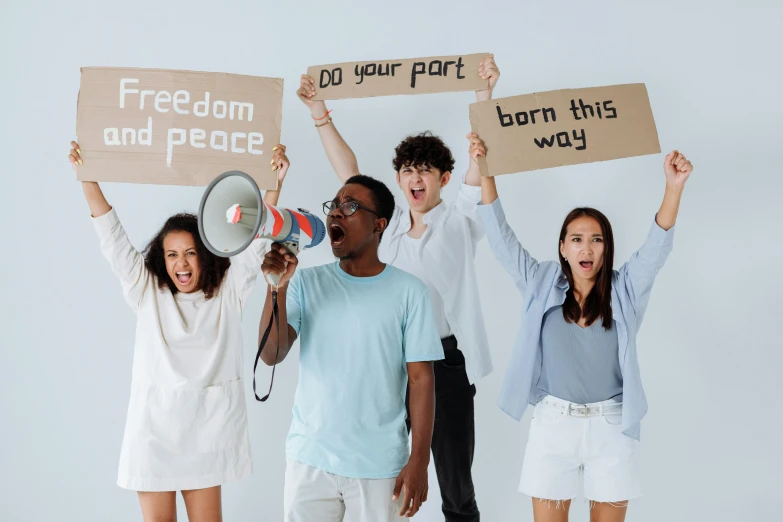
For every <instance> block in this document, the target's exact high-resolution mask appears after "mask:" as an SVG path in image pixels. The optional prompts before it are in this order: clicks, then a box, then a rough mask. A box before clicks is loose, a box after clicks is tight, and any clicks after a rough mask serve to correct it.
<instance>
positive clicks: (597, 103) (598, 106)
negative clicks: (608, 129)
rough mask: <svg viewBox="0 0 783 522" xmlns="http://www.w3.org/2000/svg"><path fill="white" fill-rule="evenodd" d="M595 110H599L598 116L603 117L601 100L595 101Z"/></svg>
mask: <svg viewBox="0 0 783 522" xmlns="http://www.w3.org/2000/svg"><path fill="white" fill-rule="evenodd" d="M595 110H596V111H598V117H599V118H602V116H601V102H595Z"/></svg>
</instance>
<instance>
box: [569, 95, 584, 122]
mask: <svg viewBox="0 0 783 522" xmlns="http://www.w3.org/2000/svg"><path fill="white" fill-rule="evenodd" d="M576 111H577V108H576V103H574V100H573V98H572V99H571V112H573V113H574V119H575V120H581V119H582V118H580V117H579V115H578V114H577V113H576Z"/></svg>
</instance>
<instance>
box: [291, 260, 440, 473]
mask: <svg viewBox="0 0 783 522" xmlns="http://www.w3.org/2000/svg"><path fill="white" fill-rule="evenodd" d="M286 307H287V313H288V324H290V325H291V327H293V328H294V330H296V332H297V334H298V336H299V340H300V348H299V349H300V355H299V384H298V386H297V390H296V397H295V399H294V407H293V420H292V422H291V428H290V430H289V433H288V438H287V440H286V454H287V456H288V457H289V458H290V459H292V460H295V461H297V462H301V463H303V464H307V465H309V466H312V467H315V468H318V469H320V470H323V471H326V472H327V473H332V474H334V475H340V476H342V477H348V478H363V479H382V478H392V477H396V476H397V475H398V474H399V472H400V470H401V469H402V468H403V466H405V464H407V462H408V457H409V450H408V434H407V430H406V427H405V389H406V386H407V382H408V372H407V367H406V363H409V362H419V361H435V360H440V359H443V347H442V345H441V342H440V337H439V336H438V331H437V328H436V323H435V318H434V314H433V309H432V304H431V302H430V297H429V291H428V290H427V286H426V285H425V284H424V283H423V282H422V281H421V280H419V279H417V278H416V277H414V276H413V275H411V274H409V273H407V272H403V271H402V270H399V269H397V268H394V267H393V266H391V265H386V267H385V268H384V270H383V272H381V273H380V274H379V275H377V276H373V277H354V276H351V275H349V274H347V273H346V272H344V271H343V270H342V269H341V268H340V265H339V262H334V263H331V264H327V265H321V266H317V267H313V268H306V269H303V270H298V271H297V272H296V274H294V277H293V278H291V281H290V282H289V285H288V291H287V299H286Z"/></svg>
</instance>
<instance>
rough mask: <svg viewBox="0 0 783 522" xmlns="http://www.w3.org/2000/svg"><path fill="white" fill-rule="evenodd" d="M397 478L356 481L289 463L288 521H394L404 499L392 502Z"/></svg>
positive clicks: (397, 518) (287, 485) (285, 499)
mask: <svg viewBox="0 0 783 522" xmlns="http://www.w3.org/2000/svg"><path fill="white" fill-rule="evenodd" d="M394 482H395V479H352V478H345V477H340V476H338V475H332V474H331V473H326V472H325V471H321V470H320V469H316V468H313V467H310V466H307V465H305V464H301V463H299V462H295V461H292V460H289V461H288V462H287V465H286V470H285V491H284V495H283V497H284V498H283V504H284V510H285V522H341V521H342V520H343V518H344V517H345V514H346V513H348V517H349V519H350V521H351V522H392V521H399V520H407V519H405V518H404V517H400V516H399V512H400V509H402V496H400V498H398V499H397V500H392V493H393V492H394Z"/></svg>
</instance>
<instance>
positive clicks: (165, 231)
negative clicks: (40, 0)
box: [69, 142, 289, 522]
mask: <svg viewBox="0 0 783 522" xmlns="http://www.w3.org/2000/svg"><path fill="white" fill-rule="evenodd" d="M71 146H72V149H71V151H70V154H69V160H70V163H71V165H72V166H73V168H74V170H77V169H78V168H79V165H82V164H83V160H82V157H81V151H80V149H79V145H78V144H77V143H75V142H71ZM288 167H289V161H288V158H287V157H286V155H285V147H284V146H282V145H278V146H277V147H276V148H275V154H274V160H273V166H272V167H271V168H272V169H273V170H277V171H278V176H279V179H280V181H281V182H282V180H283V179H284V178H285V175H286V173H287V172H288ZM82 187H83V189H84V194H85V196H86V198H87V203H88V204H89V208H90V213H91V220H92V223H93V225H94V227H95V231H96V233H97V235H98V239H99V243H100V249H101V252H102V254H103V256H104V257H105V258H106V259H107V260H108V262H109V264H110V266H111V269H112V271H113V272H114V274H115V275H116V276H117V277H118V278H119V280H120V283H121V287H122V291H123V294H124V296H125V300H126V302H127V303H128V305H129V306H130V307H131V309H132V310H133V311H134V312H135V314H136V339H135V347H134V355H133V369H132V382H131V394H130V402H129V405H128V413H127V418H126V425H125V434H124V437H123V443H122V450H121V453H120V462H119V472H118V479H117V484H118V485H119V486H120V487H122V488H125V489H130V490H134V491H137V492H138V496H139V502H140V504H141V511H142V514H143V517H144V520H145V522H150V521H155V522H168V521H171V522H174V521H176V519H177V512H176V492H177V491H181V492H182V497H183V499H184V501H185V505H186V508H187V512H188V519H189V520H190V521H191V522H220V521H221V520H222V507H221V484H223V483H225V482H226V481H229V480H236V479H240V478H243V477H247V476H249V475H250V474H251V473H252V460H251V454H250V444H249V440H248V433H247V416H246V407H245V390H244V384H243V382H244V381H243V380H242V369H243V368H242V366H243V365H242V330H241V326H242V308H243V306H244V304H245V302H246V300H247V298H248V296H249V295H250V292H251V291H252V289H253V287H254V285H255V281H256V276H257V275H258V274H259V273H260V271H261V263H262V261H263V256H264V253H265V247H266V244H267V241H266V240H265V239H256V240H255V241H254V242H253V243H251V245H250V246H249V247H248V248H247V249H245V250H244V251H243V252H242V253H240V254H238V255H236V256H234V257H232V258H230V259H229V258H221V257H218V256H215V255H214V254H212V253H211V252H210V251H209V250H207V248H206V247H205V246H204V244H203V242H202V241H201V238H200V236H199V233H198V222H197V218H196V216H195V215H193V214H177V215H174V216H172V217H171V218H169V219H168V220H167V221H166V223H165V224H164V225H163V227H162V228H161V230H160V231H159V232H158V233H157V234H156V236H155V237H154V238H153V239H152V240H151V241H150V242H149V244H148V245H147V246H146V248H145V249H144V251H143V252H139V251H137V250H136V248H134V246H133V245H132V244H131V242H130V240H129V239H128V237H127V235H126V233H125V230H124V228H123V227H122V225H121V224H120V219H119V217H118V213H117V211H116V209H114V208H112V206H111V205H109V203H108V202H107V201H106V198H105V197H104V195H103V193H102V191H101V188H100V186H99V185H98V183H95V182H82ZM278 197H279V190H278V191H268V192H267V193H266V194H265V195H264V201H265V202H266V203H268V204H270V205H276V204H277V200H278ZM122 344H123V345H124V344H125V342H124V341H123V342H122ZM124 348H125V346H122V347H121V348H120V349H124Z"/></svg>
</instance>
